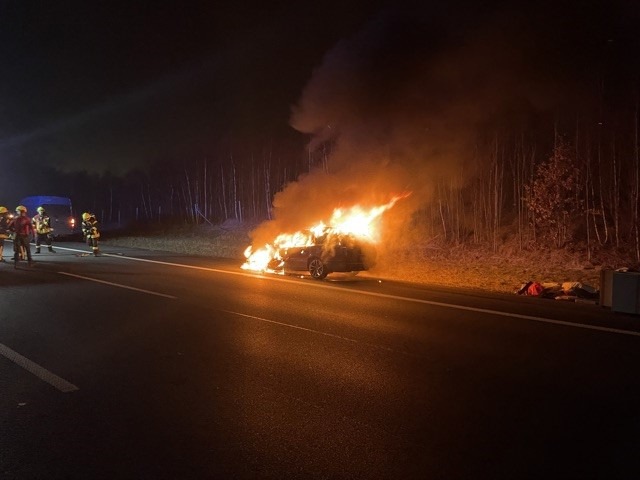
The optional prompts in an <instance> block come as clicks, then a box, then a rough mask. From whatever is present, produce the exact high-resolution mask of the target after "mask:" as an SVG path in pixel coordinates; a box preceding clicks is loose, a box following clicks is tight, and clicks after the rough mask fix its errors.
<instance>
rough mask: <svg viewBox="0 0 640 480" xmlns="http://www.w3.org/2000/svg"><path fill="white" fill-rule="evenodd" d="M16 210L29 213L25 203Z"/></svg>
mask: <svg viewBox="0 0 640 480" xmlns="http://www.w3.org/2000/svg"><path fill="white" fill-rule="evenodd" d="M16 212H24V213H27V207H25V206H24V205H18V206H17V207H16Z"/></svg>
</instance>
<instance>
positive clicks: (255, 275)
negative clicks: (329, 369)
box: [69, 249, 640, 337]
mask: <svg viewBox="0 0 640 480" xmlns="http://www.w3.org/2000/svg"><path fill="white" fill-rule="evenodd" d="M69 250H71V249H69ZM78 251H80V250H78ZM102 255H104V256H108V257H113V258H122V259H125V260H134V261H137V262H148V263H158V264H160V265H169V266H172V267H181V268H192V269H194V270H205V271H209V272H215V273H224V274H227V275H239V276H243V277H250V278H261V279H267V278H268V279H269V280H270V281H278V282H286V283H295V284H296V285H299V284H300V282H297V281H294V280H288V279H285V278H278V277H275V276H274V277H266V276H264V275H261V274H260V273H258V272H252V273H244V272H230V271H228V270H220V269H217V268H208V267H198V266H195V265H184V264H181V263H172V262H163V261H160V260H148V259H146V258H136V257H127V256H124V255H113V254H109V253H103V254H102ZM305 285H307V286H310V287H315V288H327V289H331V290H339V291H344V289H339V288H336V287H333V286H331V285H322V284H318V283H313V284H312V283H306V284H305ZM348 292H350V293H357V294H360V295H369V296H372V297H380V298H390V299H393V300H400V301H405V302H413V303H421V304H424V305H433V306H437V307H443V308H452V309H455V310H464V311H468V312H477V313H487V314H490V315H496V316H501V317H512V318H521V319H523V320H531V321H534V322H541V323H549V324H553V325H562V326H565V327H574V328H582V329H585V330H595V331H600V332H607V333H618V334H621V335H630V336H633V337H640V332H635V331H633V330H623V329H619V328H610V327H599V326H597V325H587V324H584V323H573V322H566V321H563V320H553V319H550V318H544V317H535V316H533V315H522V314H519V313H509V312H500V311H498V310H489V309H485V308H476V307H465V306H463V305H454V304H451V303H442V302H434V301H432V300H421V299H419V298H409V297H400V296H397V295H389V294H386V293H377V292H365V291H362V290H348Z"/></svg>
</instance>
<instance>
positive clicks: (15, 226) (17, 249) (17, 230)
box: [9, 205, 33, 266]
mask: <svg viewBox="0 0 640 480" xmlns="http://www.w3.org/2000/svg"><path fill="white" fill-rule="evenodd" d="M9 230H11V231H12V232H13V233H14V235H15V237H14V239H13V259H14V261H16V262H17V261H18V259H19V258H20V256H21V254H22V252H23V251H24V252H25V253H26V255H27V260H28V261H29V266H31V263H32V260H31V246H30V245H29V240H30V239H31V236H32V235H33V224H32V223H31V219H30V218H29V217H27V207H25V206H23V205H18V206H17V207H16V217H15V218H14V219H13V220H11V223H10V224H9Z"/></svg>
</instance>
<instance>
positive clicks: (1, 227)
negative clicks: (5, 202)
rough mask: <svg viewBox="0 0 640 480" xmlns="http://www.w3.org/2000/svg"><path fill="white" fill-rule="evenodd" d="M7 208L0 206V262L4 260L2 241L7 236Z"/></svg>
mask: <svg viewBox="0 0 640 480" xmlns="http://www.w3.org/2000/svg"><path fill="white" fill-rule="evenodd" d="M10 221H11V219H10V218H9V210H7V207H0V262H4V258H3V257H2V254H3V253H4V241H5V240H6V239H7V238H9V233H10V230H9V222H10Z"/></svg>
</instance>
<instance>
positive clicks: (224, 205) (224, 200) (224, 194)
mask: <svg viewBox="0 0 640 480" xmlns="http://www.w3.org/2000/svg"><path fill="white" fill-rule="evenodd" d="M220 179H221V186H222V195H221V199H222V212H223V213H224V219H225V220H226V219H228V218H229V210H228V209H227V192H226V189H225V186H224V165H222V163H220Z"/></svg>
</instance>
